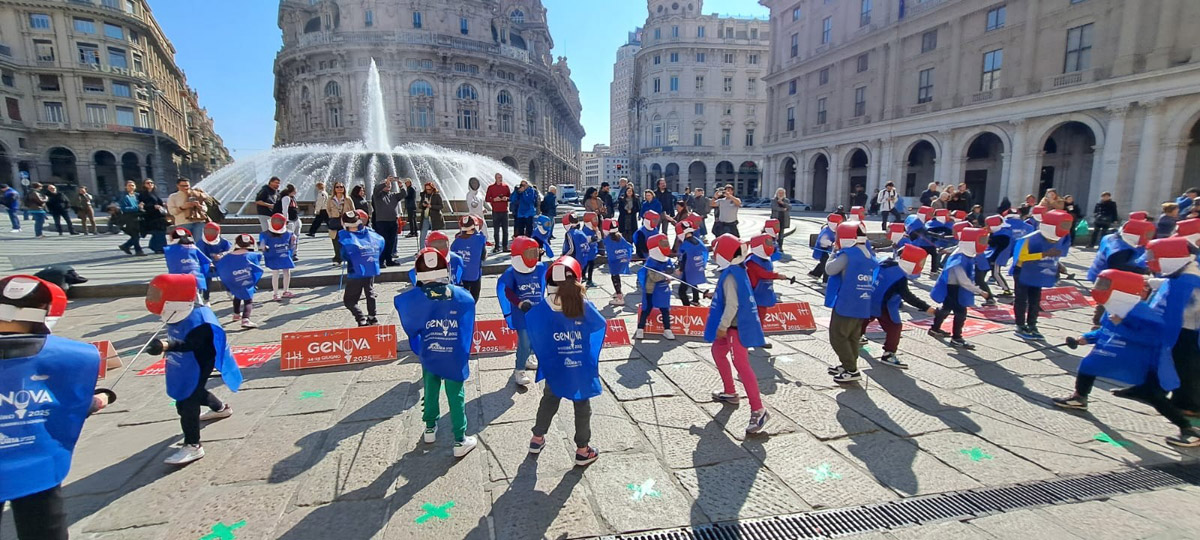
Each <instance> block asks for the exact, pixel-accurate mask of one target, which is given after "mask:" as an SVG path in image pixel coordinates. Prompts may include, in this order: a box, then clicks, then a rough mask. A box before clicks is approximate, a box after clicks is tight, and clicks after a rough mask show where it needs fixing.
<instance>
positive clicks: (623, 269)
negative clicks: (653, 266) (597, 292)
mask: <svg viewBox="0 0 1200 540" xmlns="http://www.w3.org/2000/svg"><path fill="white" fill-rule="evenodd" d="M602 228H603V230H604V234H605V236H604V252H605V253H606V254H607V257H608V275H609V276H611V277H612V285H613V297H612V301H610V302H609V305H613V306H624V305H625V295H624V294H623V293H622V292H621V276H627V275H629V274H630V272H629V263H630V262H632V261H633V244H630V243H629V242H628V241H627V240H625V237H624V236H622V235H621V233H620V232H618V231H617V222H616V221H615V220H612V219H606V220H604V224H603V226H602Z"/></svg>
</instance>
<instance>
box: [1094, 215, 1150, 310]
mask: <svg viewBox="0 0 1200 540" xmlns="http://www.w3.org/2000/svg"><path fill="white" fill-rule="evenodd" d="M1152 238H1154V224H1153V223H1150V222H1149V221H1139V220H1130V221H1126V222H1125V224H1124V225H1122V226H1121V228H1120V229H1117V232H1115V233H1112V234H1109V235H1107V236H1105V237H1104V238H1103V239H1101V240H1100V247H1099V249H1097V250H1096V258H1094V259H1092V265H1091V266H1090V267H1089V268H1088V272H1087V279H1088V281H1096V279H1098V278H1099V277H1100V273H1101V272H1104V271H1105V270H1108V269H1114V270H1121V271H1124V272H1133V273H1135V274H1146V273H1149V270H1148V269H1147V268H1146V263H1145V261H1144V260H1142V256H1143V255H1144V254H1145V253H1146V244H1148V243H1149V242H1150V240H1151V239H1152ZM1103 317H1104V304H1100V303H1097V304H1096V310H1095V312H1093V314H1092V329H1093V330H1095V329H1097V328H1100V322H1101V320H1102V318H1103Z"/></svg>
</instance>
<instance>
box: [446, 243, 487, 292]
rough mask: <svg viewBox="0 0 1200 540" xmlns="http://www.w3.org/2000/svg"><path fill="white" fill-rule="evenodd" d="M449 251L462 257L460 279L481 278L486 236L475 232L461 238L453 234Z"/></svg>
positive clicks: (485, 252)
mask: <svg viewBox="0 0 1200 540" xmlns="http://www.w3.org/2000/svg"><path fill="white" fill-rule="evenodd" d="M450 251H451V252H453V253H457V254H458V256H459V257H460V258H462V277H461V279H462V281H478V280H480V279H482V278H483V260H484V258H486V257H487V236H486V235H484V234H483V233H481V232H476V233H475V234H472V235H471V236H468V237H466V238H463V237H462V236H455V237H454V241H453V242H451V243H450Z"/></svg>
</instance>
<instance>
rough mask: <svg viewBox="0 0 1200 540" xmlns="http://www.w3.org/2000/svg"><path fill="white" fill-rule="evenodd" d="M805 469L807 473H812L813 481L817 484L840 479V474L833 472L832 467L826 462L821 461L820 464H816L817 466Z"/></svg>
mask: <svg viewBox="0 0 1200 540" xmlns="http://www.w3.org/2000/svg"><path fill="white" fill-rule="evenodd" d="M805 470H807V471H808V474H811V475H812V479H813V482H816V483H818V484H823V483H825V482H826V481H827V480H841V479H842V475H841V474H838V473H837V472H834V470H833V467H830V466H829V464H828V463H822V464H820V465H817V467H816V468H815V469H814V468H807V469H805Z"/></svg>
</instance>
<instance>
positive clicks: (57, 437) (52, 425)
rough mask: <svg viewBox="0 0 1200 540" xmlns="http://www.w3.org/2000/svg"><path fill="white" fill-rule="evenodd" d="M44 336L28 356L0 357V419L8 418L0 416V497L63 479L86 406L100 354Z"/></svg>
mask: <svg viewBox="0 0 1200 540" xmlns="http://www.w3.org/2000/svg"><path fill="white" fill-rule="evenodd" d="M22 337H27V336H22ZM45 339H46V341H45V344H44V345H42V350H40V351H38V353H37V354H35V355H33V356H28V357H25V358H9V359H0V418H4V417H5V416H8V418H7V419H4V420H0V425H3V428H0V429H2V430H3V431H2V433H3V436H2V437H0V501H11V500H13V499H16V498H19V497H24V496H26V495H32V494H34V493H38V492H42V491H46V490H47V489H50V488H52V487H54V486H57V485H59V484H61V483H62V482H63V480H64V479H65V478H66V477H67V472H68V471H69V470H70V468H71V454H72V452H74V451H75V443H76V441H78V440H79V432H80V430H82V429H83V421H84V419H86V418H87V415H88V411H89V410H90V409H91V406H92V392H94V391H95V389H96V378H97V373H99V371H100V362H101V361H102V359H101V358H100V353H99V352H98V351H97V350H96V348H95V347H93V346H91V345H88V344H87V343H81V342H78V341H72V340H69V339H66V338H61V337H57V336H46V337H45ZM4 342H5V338H0V346H4V345H3V344H4Z"/></svg>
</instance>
